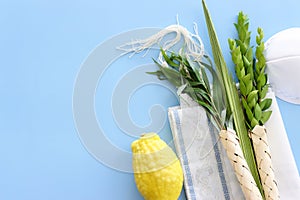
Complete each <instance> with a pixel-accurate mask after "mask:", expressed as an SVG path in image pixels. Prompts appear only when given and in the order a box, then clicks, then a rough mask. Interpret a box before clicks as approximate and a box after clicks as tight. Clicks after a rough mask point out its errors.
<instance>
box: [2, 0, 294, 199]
mask: <svg viewBox="0 0 300 200" xmlns="http://www.w3.org/2000/svg"><path fill="white" fill-rule="evenodd" d="M207 4H208V7H209V9H210V12H211V14H212V18H213V20H214V23H215V26H216V30H217V32H218V36H219V40H220V42H221V46H222V48H223V50H224V54H225V57H226V60H227V62H228V65H229V66H231V67H232V63H231V61H230V56H229V51H228V47H227V38H228V37H234V36H235V30H234V27H233V25H232V23H233V22H235V19H236V15H237V13H238V12H239V11H240V10H243V11H244V12H245V13H247V14H248V16H249V17H250V22H251V30H252V31H253V32H255V29H256V28H257V27H258V26H261V27H262V28H263V29H264V32H265V37H266V39H267V38H269V37H270V36H272V35H273V34H275V33H276V32H278V31H280V30H283V29H286V28H290V27H295V26H298V27H299V26H300V13H299V7H300V2H299V1H297V0H275V1H274V0H272V1H271V0H264V1H258V0H227V1H219V0H208V2H207ZM177 14H178V15H179V21H180V24H181V25H184V26H186V27H187V28H188V29H189V30H191V31H192V27H193V22H196V23H198V26H199V33H200V35H201V37H202V38H203V40H204V43H205V45H206V46H207V49H209V43H208V36H207V31H206V26H205V21H204V17H203V11H202V7H201V1H200V0H186V1H178V0H175V1H158V0H152V1H143V2H142V1H137V0H129V1H116V0H110V1H105V2H104V1H83V0H73V1H57V0H52V1H50V0H49V1H45V0H29V1H8V0H7V1H3V0H2V1H1V2H0V27H1V28H0V61H1V67H0V136H1V139H0V158H1V163H0V199H4V200H19V199H22V200H38V199H43V200H47V199H51V200H52V199H55V200H60V199H61V200H62V199H72V200H96V199H113V200H119V199H120V200H121V199H122V200H123V199H125V200H136V199H142V197H141V196H140V195H139V193H138V191H137V189H136V187H135V184H134V179H133V175H132V174H130V173H124V172H120V171H118V170H114V169H111V168H109V167H106V166H104V165H102V164H101V163H99V162H98V161H97V160H96V159H94V158H93V157H92V156H91V155H90V154H89V153H88V152H87V151H86V149H85V148H84V146H83V145H82V144H81V142H80V139H79V137H78V135H77V132H76V128H75V124H74V121H73V114H72V93H73V87H74V82H75V79H76V74H77V73H78V71H79V69H80V66H81V64H82V63H83V61H84V60H85V59H86V58H87V56H88V55H89V53H90V52H91V51H92V50H93V49H94V48H95V47H96V46H97V45H98V44H100V43H101V42H103V41H105V40H107V39H108V38H110V37H111V36H113V35H116V34H119V33H121V32H124V31H128V30H132V29H136V28H143V27H159V28H163V27H166V26H168V25H171V24H174V23H176V15H177ZM128 39H129V40H130V38H128ZM135 65H136V63H130V62H129V61H126V60H123V61H120V63H116V64H115V65H113V66H112V68H111V69H110V73H111V74H109V73H108V74H106V77H108V78H106V79H105V80H107V82H105V84H107V87H103V85H102V86H101V87H99V88H102V90H101V91H99V90H98V91H97V96H96V101H97V99H98V100H99V98H102V97H103V99H102V100H103V101H104V102H106V103H109V101H110V99H109V95H107V97H106V96H105V94H110V92H111V88H112V87H114V86H113V85H111V84H112V83H115V82H116V81H117V80H119V79H120V76H122V74H120V73H118V72H120V71H119V69H118V68H120V67H122V66H126V69H127V70H130V66H133V67H134V66H135ZM125 73H126V72H125ZM117 75H118V76H117ZM110 76H111V79H109V77H110ZM100 92H101V94H103V95H99V93H100ZM154 103H159V104H161V105H163V106H164V107H165V108H167V107H168V106H172V105H176V104H177V100H176V97H175V96H174V95H172V94H171V93H169V92H166V91H165V89H162V88H159V87H157V86H149V87H145V88H141V89H140V90H138V91H137V92H136V93H135V94H134V95H133V97H132V100H131V101H130V102H129V111H130V114H131V115H132V119H133V120H135V121H136V122H137V123H138V124H140V125H145V124H147V123H149V118H148V113H147V111H148V108H149V107H150V106H151V105H152V104H154ZM278 103H279V106H280V110H281V113H282V116H283V119H284V123H285V126H286V130H287V132H288V137H289V140H290V143H291V147H292V150H293V152H294V156H295V159H296V161H297V165H298V169H300V151H299V144H300V136H299V130H298V123H299V116H300V106H297V105H292V104H288V103H286V102H283V101H281V100H278ZM96 109H97V116H98V118H99V120H100V123H101V119H103V120H104V119H105V118H107V123H105V124H106V127H107V131H106V133H108V132H109V133H111V135H110V136H109V137H111V140H112V142H114V143H116V144H117V145H119V146H120V147H121V148H124V149H126V150H128V151H129V150H130V143H131V141H133V140H134V138H133V137H132V138H130V139H128V138H127V139H126V140H123V139H122V138H123V137H124V136H123V135H122V132H121V131H120V129H119V128H118V127H117V126H116V124H114V123H113V119H111V116H110V115H111V114H110V113H109V112H110V110H109V107H105V109H106V110H102V107H101V105H99V104H97V105H96ZM103 109H104V108H103ZM162 134H166V135H168V134H170V132H169V130H167V131H166V133H162ZM165 137H166V138H168V137H169V136H165ZM283 159H284V158H283ZM181 199H184V198H183V197H182V198H181Z"/></svg>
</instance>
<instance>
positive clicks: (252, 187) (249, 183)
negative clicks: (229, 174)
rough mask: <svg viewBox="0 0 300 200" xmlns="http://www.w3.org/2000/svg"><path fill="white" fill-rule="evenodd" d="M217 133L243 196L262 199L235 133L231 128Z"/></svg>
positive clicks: (249, 199)
mask: <svg viewBox="0 0 300 200" xmlns="http://www.w3.org/2000/svg"><path fill="white" fill-rule="evenodd" d="M219 135H220V139H221V142H222V144H223V146H224V148H225V150H226V153H227V156H228V158H229V160H230V162H231V164H232V166H233V168H234V171H235V174H236V176H237V179H238V181H239V183H240V185H241V188H242V190H243V193H244V195H245V198H246V199H247V200H262V196H261V194H260V192H259V189H258V187H257V185H256V183H255V181H254V178H253V176H252V174H251V172H250V170H249V167H248V164H247V162H246V160H245V158H244V155H243V152H242V149H241V147H240V144H239V139H238V137H237V135H236V133H235V132H234V131H231V130H222V131H221V132H220V134H219Z"/></svg>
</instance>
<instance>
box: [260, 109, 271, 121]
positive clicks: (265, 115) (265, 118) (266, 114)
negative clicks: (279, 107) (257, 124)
mask: <svg viewBox="0 0 300 200" xmlns="http://www.w3.org/2000/svg"><path fill="white" fill-rule="evenodd" d="M271 114H272V111H271V110H269V111H266V112H263V113H262V116H261V119H260V121H261V123H262V124H265V123H266V122H267V121H268V120H269V118H270V117H271Z"/></svg>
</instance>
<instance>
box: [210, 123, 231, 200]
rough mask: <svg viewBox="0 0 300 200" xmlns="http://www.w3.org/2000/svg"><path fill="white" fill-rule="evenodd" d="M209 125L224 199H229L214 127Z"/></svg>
mask: <svg viewBox="0 0 300 200" xmlns="http://www.w3.org/2000/svg"><path fill="white" fill-rule="evenodd" d="M209 127H210V132H211V135H212V137H211V138H212V142H213V143H214V142H215V145H214V152H215V157H216V160H217V165H218V171H219V177H220V179H221V183H222V188H223V193H224V198H225V200H230V195H229V191H228V187H227V184H226V179H225V174H224V170H223V165H222V160H221V155H220V150H219V146H218V144H217V141H216V135H215V129H214V128H213V127H211V126H209Z"/></svg>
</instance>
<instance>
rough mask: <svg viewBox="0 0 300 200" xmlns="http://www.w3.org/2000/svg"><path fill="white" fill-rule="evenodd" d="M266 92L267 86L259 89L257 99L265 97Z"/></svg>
mask: <svg viewBox="0 0 300 200" xmlns="http://www.w3.org/2000/svg"><path fill="white" fill-rule="evenodd" d="M268 90H269V85H265V86H264V87H263V88H262V89H261V91H259V97H260V99H263V98H265V97H266V95H267V92H268Z"/></svg>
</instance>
